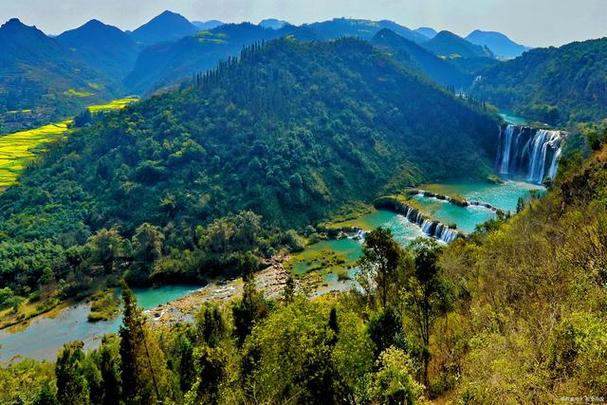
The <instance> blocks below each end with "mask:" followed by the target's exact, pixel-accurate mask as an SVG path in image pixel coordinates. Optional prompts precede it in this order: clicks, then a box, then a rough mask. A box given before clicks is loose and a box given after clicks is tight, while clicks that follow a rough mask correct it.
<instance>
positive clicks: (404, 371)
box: [369, 347, 424, 405]
mask: <svg viewBox="0 0 607 405" xmlns="http://www.w3.org/2000/svg"><path fill="white" fill-rule="evenodd" d="M377 368H378V371H377V372H375V373H374V374H373V376H372V382H371V387H370V390H369V391H370V396H371V398H372V399H373V400H375V401H378V402H379V403H382V404H407V405H411V404H415V403H417V402H418V401H419V400H421V399H422V397H423V390H424V386H423V385H421V384H419V383H417V382H416V381H415V379H414V377H413V376H414V375H415V368H414V365H413V362H412V361H411V359H410V358H409V356H408V355H407V353H406V352H403V351H402V350H399V349H397V348H395V347H391V348H389V349H387V350H386V351H384V352H382V353H381V355H380V356H379V359H378V360H377Z"/></svg>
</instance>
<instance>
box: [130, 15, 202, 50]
mask: <svg viewBox="0 0 607 405" xmlns="http://www.w3.org/2000/svg"><path fill="white" fill-rule="evenodd" d="M197 31H198V28H196V26H194V25H193V24H192V23H191V22H189V21H188V20H187V19H186V18H185V17H184V16H182V15H181V14H177V13H173V12H171V11H168V10H167V11H164V12H163V13H162V14H160V15H158V16H156V17H154V18H153V19H151V20H150V21H149V22H147V23H145V24H144V25H142V26H141V27H139V28H137V29H136V30H135V31H133V32H132V33H131V36H132V38H133V39H134V40H135V42H137V43H139V44H142V45H144V46H149V45H154V44H159V43H162V42H171V41H177V40H178V39H181V38H183V37H187V36H189V35H194V34H195V33H196V32H197Z"/></svg>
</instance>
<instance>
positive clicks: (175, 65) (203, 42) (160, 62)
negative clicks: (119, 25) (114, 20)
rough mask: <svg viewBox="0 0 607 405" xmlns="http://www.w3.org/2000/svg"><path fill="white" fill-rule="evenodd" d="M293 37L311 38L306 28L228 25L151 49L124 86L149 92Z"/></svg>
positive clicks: (137, 64) (142, 55)
mask: <svg viewBox="0 0 607 405" xmlns="http://www.w3.org/2000/svg"><path fill="white" fill-rule="evenodd" d="M290 34H295V35H297V36H298V37H301V38H306V39H311V38H312V34H310V33H309V31H308V30H307V29H306V28H296V27H293V26H286V27H284V28H282V29H279V30H273V29H269V28H263V27H260V26H259V25H254V24H250V23H242V24H225V25H222V26H220V27H217V28H215V29H213V30H210V31H203V32H200V33H198V34H197V35H195V36H190V37H186V38H183V39H181V40H179V41H177V42H174V43H165V44H159V45H156V46H153V47H149V48H147V49H145V50H144V51H143V52H142V53H141V55H140V56H139V58H138V59H137V63H136V65H135V68H134V69H133V71H132V72H131V73H130V74H129V76H128V77H127V78H126V80H125V84H126V86H127V87H128V88H129V89H130V90H131V91H132V92H135V93H142V94H143V93H147V92H150V91H152V90H155V89H157V88H159V87H162V86H167V85H170V84H174V83H179V82H180V81H181V80H183V79H184V78H189V77H191V76H192V75H194V74H195V73H197V72H200V71H204V70H208V69H211V68H213V67H215V66H216V65H217V63H219V62H220V61H222V60H225V59H227V58H228V57H230V56H237V55H239V53H240V51H241V49H242V47H243V46H245V45H249V44H252V43H254V42H258V41H264V40H270V39H274V38H279V37H282V36H285V35H290Z"/></svg>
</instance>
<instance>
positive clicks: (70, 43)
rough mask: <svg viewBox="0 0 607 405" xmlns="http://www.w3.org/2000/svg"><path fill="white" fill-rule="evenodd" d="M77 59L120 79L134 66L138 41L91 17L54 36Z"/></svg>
mask: <svg viewBox="0 0 607 405" xmlns="http://www.w3.org/2000/svg"><path fill="white" fill-rule="evenodd" d="M56 39H57V41H59V43H60V44H62V45H63V46H65V47H66V48H68V49H69V50H70V51H71V52H72V53H73V55H74V56H75V57H76V58H80V59H82V60H83V61H84V62H86V63H87V64H89V65H91V66H97V67H98V68H99V69H100V70H103V71H104V72H105V73H107V74H108V75H110V76H113V77H119V78H123V77H125V76H126V75H127V73H128V72H130V71H131V69H132V68H133V66H134V65H135V60H136V59H137V55H138V53H139V48H138V47H137V44H135V42H134V41H133V40H132V39H131V37H130V36H129V35H128V34H127V33H125V32H123V31H121V30H120V29H118V28H116V27H113V26H111V25H106V24H104V23H102V22H100V21H98V20H91V21H89V22H87V23H86V24H84V25H83V26H81V27H79V28H76V29H74V30H70V31H66V32H64V33H63V34H61V35H59V36H58V37H57V38H56Z"/></svg>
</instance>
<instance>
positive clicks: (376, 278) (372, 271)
mask: <svg viewBox="0 0 607 405" xmlns="http://www.w3.org/2000/svg"><path fill="white" fill-rule="evenodd" d="M404 256H405V254H404V251H403V249H402V247H401V246H400V245H399V244H398V242H396V241H395V240H394V239H393V237H392V232H391V231H390V230H389V229H385V228H381V227H380V228H378V229H376V230H373V231H371V232H369V233H368V234H367V237H366V238H365V245H364V248H363V256H362V257H361V259H360V261H359V264H360V268H361V277H360V281H361V282H362V285H363V287H364V288H365V289H366V290H367V292H370V291H371V290H374V289H377V291H378V295H379V301H380V304H381V306H382V308H383V309H386V308H387V307H388V305H389V300H390V298H391V297H393V294H394V287H396V288H398V284H397V282H396V281H397V278H398V276H399V268H400V267H401V265H402V264H403V263H402V261H403V258H404Z"/></svg>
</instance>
